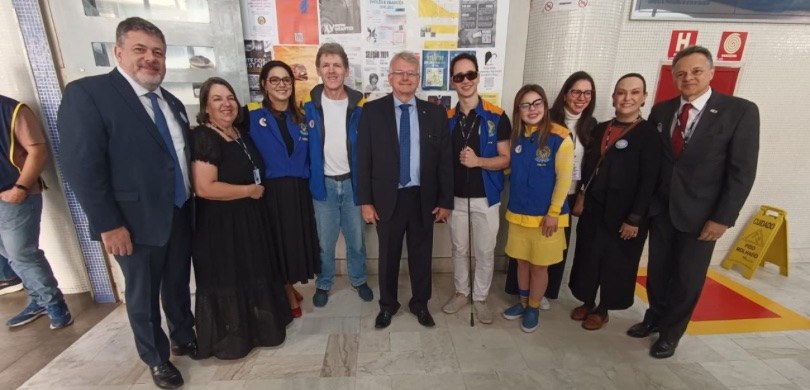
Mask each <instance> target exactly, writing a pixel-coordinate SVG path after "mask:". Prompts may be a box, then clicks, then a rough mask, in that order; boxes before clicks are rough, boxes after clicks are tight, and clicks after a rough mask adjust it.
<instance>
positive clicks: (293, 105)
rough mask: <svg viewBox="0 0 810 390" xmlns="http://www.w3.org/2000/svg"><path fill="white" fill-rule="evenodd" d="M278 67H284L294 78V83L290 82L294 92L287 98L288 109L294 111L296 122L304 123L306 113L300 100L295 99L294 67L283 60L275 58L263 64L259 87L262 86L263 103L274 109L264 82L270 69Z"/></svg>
mask: <svg viewBox="0 0 810 390" xmlns="http://www.w3.org/2000/svg"><path fill="white" fill-rule="evenodd" d="M276 67H280V68H283V69H284V70H285V71H286V72H287V75H288V76H290V80H292V84H290V90H291V91H292V93H291V94H290V98H289V99H287V100H288V101H287V111H289V112H292V115H293V120H294V121H295V123H303V122H304V114H303V113H301V110H300V109H299V108H298V100H296V99H295V77H294V76H293V71H292V68H290V66H289V65H287V64H286V63H284V62H283V61H277V60H273V61H269V62H267V63H266V64H264V66H262V72H261V73H260V74H259V88H261V90H262V95H264V101H263V102H262V103H263V104H264V105H265V106H266V107H268V108H271V109H272V107H273V106H272V105H271V104H270V99H268V98H267V91H266V90H265V89H264V83H265V82H266V81H267V75H268V74H269V73H270V69H273V68H276Z"/></svg>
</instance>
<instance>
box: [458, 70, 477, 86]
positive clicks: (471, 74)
mask: <svg viewBox="0 0 810 390" xmlns="http://www.w3.org/2000/svg"><path fill="white" fill-rule="evenodd" d="M465 78H466V79H467V80H470V81H473V80H475V79H477V78H478V72H476V71H474V70H471V71H469V72H467V73H456V74H454V75H453V82H454V83H460V82H462V81H464V79H465Z"/></svg>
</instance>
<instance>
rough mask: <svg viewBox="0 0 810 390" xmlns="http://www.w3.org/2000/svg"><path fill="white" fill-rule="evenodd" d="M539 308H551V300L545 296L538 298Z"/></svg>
mask: <svg viewBox="0 0 810 390" xmlns="http://www.w3.org/2000/svg"><path fill="white" fill-rule="evenodd" d="M540 310H551V302H549V301H548V299H547V298H546V297H543V299H541V300H540Z"/></svg>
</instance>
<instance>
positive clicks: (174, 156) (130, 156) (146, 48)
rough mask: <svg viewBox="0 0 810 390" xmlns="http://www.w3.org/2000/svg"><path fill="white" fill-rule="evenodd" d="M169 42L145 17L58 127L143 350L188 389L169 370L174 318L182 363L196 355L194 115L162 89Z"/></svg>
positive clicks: (165, 383)
mask: <svg viewBox="0 0 810 390" xmlns="http://www.w3.org/2000/svg"><path fill="white" fill-rule="evenodd" d="M165 53H166V41H165V38H164V36H163V33H162V32H161V31H160V29H158V28H157V27H156V26H155V25H153V24H152V23H150V22H148V21H146V20H144V19H141V18H137V17H133V18H129V19H126V20H124V21H122V22H121V23H120V24H119V25H118V28H117V30H116V46H115V57H116V59H117V60H118V67H117V68H116V69H113V71H112V72H110V73H108V74H105V75H99V76H92V77H86V78H83V79H80V80H77V81H74V82H72V83H70V84H68V85H67V87H66V88H65V94H64V97H63V99H62V105H61V106H60V107H59V114H58V128H59V134H60V138H61V141H62V147H63V148H64V150H66V151H69V152H68V153H64V154H63V155H62V158H63V160H62V166H63V168H64V174H65V178H66V179H67V182H68V183H69V184H70V185H71V187H72V188H73V190H74V192H75V193H76V197H77V198H78V200H79V203H80V204H81V206H82V208H83V209H84V212H85V214H87V219H88V221H89V223H90V230H91V232H92V234H93V237H94V238H95V239H100V240H101V241H102V243H103V245H104V248H105V249H106V251H107V252H108V253H110V254H112V255H114V256H115V257H116V260H117V261H118V264H119V265H120V266H121V270H122V271H123V274H124V279H125V281H126V293H125V296H126V303H127V314H128V315H129V322H130V325H131V326H132V331H133V333H134V335H135V345H136V347H137V349H138V354H139V355H140V357H141V359H142V360H143V361H144V362H145V363H146V364H148V365H149V366H150V367H151V372H152V378H153V380H154V382H155V384H156V385H157V386H159V387H161V388H177V387H179V386H182V384H183V378H182V376H181V375H180V372H179V371H178V370H177V368H176V367H174V365H172V363H171V362H169V346H170V344H169V339H167V337H166V334H165V333H164V332H163V330H162V329H161V327H160V321H161V319H160V317H161V316H160V302H159V299H158V297H159V296H160V297H162V303H163V309H164V311H165V313H166V318H167V323H168V325H169V331H170V335H169V338H170V339H171V351H172V353H173V354H175V355H190V356H191V357H192V358H194V357H196V341H195V339H196V337H195V335H194V330H193V326H194V317H193V315H192V313H191V300H190V296H189V276H190V257H191V220H192V210H193V208H192V206H193V205H192V202H191V200H190V199H191V187H190V182H189V155H190V153H189V150H188V136H189V134H188V126H189V123H188V115H186V112H185V109H184V107H183V104H182V103H181V102H180V101H179V100H178V99H177V98H176V97H174V96H173V95H172V94H170V93H169V92H168V91H166V90H164V89H162V88H160V83H161V82H162V81H163V77H164V76H165V74H166V59H165Z"/></svg>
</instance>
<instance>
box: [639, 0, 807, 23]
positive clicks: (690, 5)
mask: <svg viewBox="0 0 810 390" xmlns="http://www.w3.org/2000/svg"><path fill="white" fill-rule="evenodd" d="M630 18H631V19H639V20H662V21H667V20H691V21H694V20H701V21H738V22H760V23H810V1H801V0H792V1H763V0H714V1H708V0H706V1H694V0H667V1H660V0H633V8H632V10H631V12H630Z"/></svg>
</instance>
